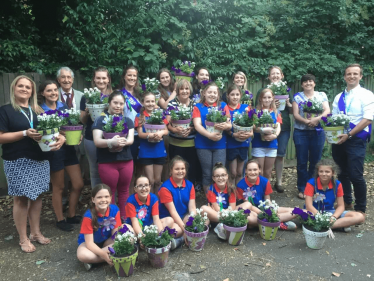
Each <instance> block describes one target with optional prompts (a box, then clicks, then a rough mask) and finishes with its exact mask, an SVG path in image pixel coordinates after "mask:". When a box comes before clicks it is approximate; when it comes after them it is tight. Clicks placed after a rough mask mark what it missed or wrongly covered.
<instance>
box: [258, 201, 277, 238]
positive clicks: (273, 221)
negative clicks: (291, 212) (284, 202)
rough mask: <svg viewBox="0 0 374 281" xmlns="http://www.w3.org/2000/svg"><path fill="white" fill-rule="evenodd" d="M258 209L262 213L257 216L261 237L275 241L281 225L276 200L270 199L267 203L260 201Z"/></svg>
mask: <svg viewBox="0 0 374 281" xmlns="http://www.w3.org/2000/svg"><path fill="white" fill-rule="evenodd" d="M258 208H259V209H260V210H261V211H262V212H261V213H260V214H258V216H257V222H258V228H259V230H260V236H261V238H262V239H265V240H273V239H274V238H275V236H276V235H277V231H278V228H279V226H280V224H281V221H280V219H279V217H278V208H279V206H278V205H277V203H275V201H274V200H273V201H270V200H269V199H266V200H265V201H262V200H260V204H259V206H258Z"/></svg>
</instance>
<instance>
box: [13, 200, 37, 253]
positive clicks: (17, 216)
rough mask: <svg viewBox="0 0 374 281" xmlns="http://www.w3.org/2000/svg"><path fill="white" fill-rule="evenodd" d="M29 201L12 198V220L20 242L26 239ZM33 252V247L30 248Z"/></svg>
mask: <svg viewBox="0 0 374 281" xmlns="http://www.w3.org/2000/svg"><path fill="white" fill-rule="evenodd" d="M28 201H29V199H28V198H27V197H25V196H14V198H13V202H14V203H13V219H14V223H15V225H16V228H17V232H18V235H19V240H20V241H21V242H23V241H25V240H26V239H28V238H27V212H28ZM31 248H32V249H34V250H35V247H31Z"/></svg>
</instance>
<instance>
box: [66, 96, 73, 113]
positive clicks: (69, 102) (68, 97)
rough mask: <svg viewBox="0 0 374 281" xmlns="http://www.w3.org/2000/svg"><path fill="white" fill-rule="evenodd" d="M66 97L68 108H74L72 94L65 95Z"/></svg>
mask: <svg viewBox="0 0 374 281" xmlns="http://www.w3.org/2000/svg"><path fill="white" fill-rule="evenodd" d="M65 95H66V97H67V98H66V105H67V106H68V108H69V109H71V108H72V107H73V101H72V99H71V94H70V93H65Z"/></svg>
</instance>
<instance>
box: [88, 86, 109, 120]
mask: <svg viewBox="0 0 374 281" xmlns="http://www.w3.org/2000/svg"><path fill="white" fill-rule="evenodd" d="M83 94H84V97H85V98H86V107H87V108H88V111H89V112H90V116H91V119H92V121H93V122H94V121H95V119H96V118H97V117H99V116H100V115H101V113H103V112H104V109H105V108H106V107H107V105H108V98H109V97H108V96H107V95H103V94H102V93H101V92H100V90H99V89H98V88H96V87H95V88H93V89H92V88H90V89H87V88H86V89H84V91H83Z"/></svg>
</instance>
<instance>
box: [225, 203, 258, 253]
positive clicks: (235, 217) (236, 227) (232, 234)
mask: <svg viewBox="0 0 374 281" xmlns="http://www.w3.org/2000/svg"><path fill="white" fill-rule="evenodd" d="M250 213H251V211H250V210H243V209H241V208H239V210H232V208H231V206H230V207H228V208H227V209H222V210H221V211H219V213H218V216H219V222H220V223H222V224H223V228H224V229H225V232H226V239H227V241H228V242H229V244H230V245H233V246H237V245H239V244H241V243H242V241H243V238H244V233H245V230H246V229H247V224H248V216H249V214H250Z"/></svg>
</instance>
